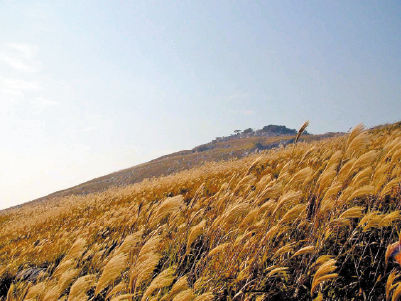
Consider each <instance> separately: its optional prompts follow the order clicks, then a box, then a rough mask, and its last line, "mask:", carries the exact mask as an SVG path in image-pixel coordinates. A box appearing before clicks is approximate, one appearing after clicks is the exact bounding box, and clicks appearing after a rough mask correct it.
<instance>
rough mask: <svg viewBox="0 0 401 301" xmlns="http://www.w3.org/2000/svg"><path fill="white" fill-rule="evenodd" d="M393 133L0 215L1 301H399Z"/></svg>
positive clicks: (294, 147) (400, 169)
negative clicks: (395, 250)
mask: <svg viewBox="0 0 401 301" xmlns="http://www.w3.org/2000/svg"><path fill="white" fill-rule="evenodd" d="M400 159H401V124H400V123H398V124H393V125H388V126H382V127H377V128H375V129H371V130H365V129H364V128H363V126H361V125H359V126H356V127H355V128H354V129H353V131H352V132H351V133H349V134H347V135H343V136H340V137H334V138H327V139H323V140H318V141H310V142H305V141H304V142H299V143H297V144H291V145H288V146H287V147H286V148H278V149H271V150H265V151H263V152H261V153H258V154H253V155H249V156H245V157H244V158H242V159H232V160H228V161H221V162H207V163H205V164H203V165H202V166H199V167H196V168H193V169H188V170H183V171H180V172H178V173H175V174H172V175H168V176H164V177H159V178H152V179H147V180H144V181H142V182H140V183H136V184H132V185H128V186H124V187H115V188H109V189H107V190H105V191H101V192H96V193H92V194H87V195H70V196H62V195H54V196H53V198H46V199H43V200H41V201H40V202H33V203H30V204H27V205H25V206H22V207H19V208H14V209H10V210H6V211H3V212H1V213H0V298H2V300H46V301H48V300H114V301H115V300H163V301H171V300H174V301H184V300H194V301H203V300H258V301H261V300H278V299H280V300H313V299H315V300H386V298H388V299H389V300H397V299H398V298H399V297H400V296H401V277H400V276H401V272H400V270H401V267H400V265H399V264H398V263H397V261H396V260H395V259H398V257H395V258H394V254H395V253H393V252H392V250H393V249H397V246H398V245H397V244H398V241H399V230H400V225H401V219H400V217H401V211H400V210H401V209H400V207H401V203H400V199H401V196H400V194H401V187H400V183H401V164H400Z"/></svg>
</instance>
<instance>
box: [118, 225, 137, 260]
mask: <svg viewBox="0 0 401 301" xmlns="http://www.w3.org/2000/svg"><path fill="white" fill-rule="evenodd" d="M142 235H143V230H139V231H137V232H135V233H134V234H131V235H128V236H127V237H126V238H125V239H124V242H123V243H122V244H121V246H120V247H119V248H118V251H117V253H116V255H118V254H128V253H129V252H130V251H131V250H132V248H133V247H134V246H135V245H137V244H138V243H139V242H140V241H141V239H142Z"/></svg>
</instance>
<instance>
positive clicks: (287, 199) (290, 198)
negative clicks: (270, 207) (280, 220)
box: [272, 191, 302, 216]
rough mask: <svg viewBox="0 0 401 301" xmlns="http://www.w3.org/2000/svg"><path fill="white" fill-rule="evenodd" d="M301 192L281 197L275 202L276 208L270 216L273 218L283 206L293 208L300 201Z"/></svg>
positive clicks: (290, 192)
mask: <svg viewBox="0 0 401 301" xmlns="http://www.w3.org/2000/svg"><path fill="white" fill-rule="evenodd" d="M301 196H302V192H301V191H296V192H295V191H289V192H287V193H286V194H284V195H283V196H281V197H280V198H279V200H278V201H277V205H276V208H275V209H274V211H273V213H272V215H273V216H275V214H276V212H278V211H279V210H280V209H281V208H283V207H285V206H293V205H295V203H296V202H298V201H299V200H300V199H301Z"/></svg>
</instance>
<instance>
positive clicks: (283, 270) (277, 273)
mask: <svg viewBox="0 0 401 301" xmlns="http://www.w3.org/2000/svg"><path fill="white" fill-rule="evenodd" d="M287 271H288V267H279V268H275V269H272V270H271V271H270V272H269V273H268V274H267V275H266V277H268V278H270V277H286V276H287Z"/></svg>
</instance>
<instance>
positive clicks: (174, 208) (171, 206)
mask: <svg viewBox="0 0 401 301" xmlns="http://www.w3.org/2000/svg"><path fill="white" fill-rule="evenodd" d="M183 207H185V204H184V198H183V196H182V195H177V196H175V197H171V198H167V199H165V200H164V201H163V202H162V203H161V204H160V206H159V207H158V208H157V209H156V211H155V213H154V214H153V215H152V218H151V220H150V224H152V225H156V224H157V223H159V222H160V221H161V220H162V219H163V218H165V217H167V216H168V215H170V214H173V213H176V212H178V211H179V210H180V209H181V208H183Z"/></svg>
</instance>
